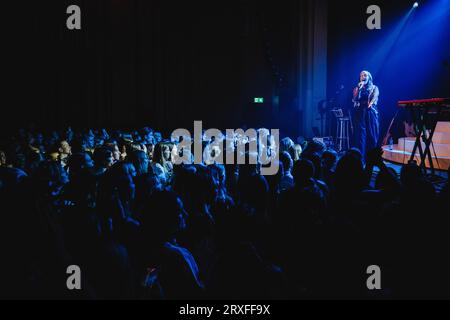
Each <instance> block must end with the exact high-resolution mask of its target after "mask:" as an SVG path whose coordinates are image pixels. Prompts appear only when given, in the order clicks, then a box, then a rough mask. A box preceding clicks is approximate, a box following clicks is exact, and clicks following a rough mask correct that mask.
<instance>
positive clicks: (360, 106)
mask: <svg viewBox="0 0 450 320" xmlns="http://www.w3.org/2000/svg"><path fill="white" fill-rule="evenodd" d="M378 96H379V90H378V87H377V86H375V85H372V88H367V86H364V87H363V88H362V89H358V88H355V89H354V91H353V101H354V104H355V110H354V114H353V127H354V131H353V136H354V139H353V140H354V141H353V146H354V147H356V148H358V149H359V150H360V151H361V153H362V155H363V157H364V158H365V155H366V153H367V151H369V150H370V149H373V148H376V147H377V146H378V141H379V135H380V124H379V120H378V107H377V103H378ZM370 102H372V107H371V108H368V106H369V103H370Z"/></svg>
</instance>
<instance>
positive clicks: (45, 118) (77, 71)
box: [1, 0, 450, 136]
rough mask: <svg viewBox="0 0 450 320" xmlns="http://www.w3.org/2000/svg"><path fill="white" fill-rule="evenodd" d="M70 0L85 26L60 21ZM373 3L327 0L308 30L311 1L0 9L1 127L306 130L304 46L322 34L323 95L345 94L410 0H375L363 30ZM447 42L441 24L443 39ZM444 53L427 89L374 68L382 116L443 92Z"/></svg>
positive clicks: (89, 2)
mask: <svg viewBox="0 0 450 320" xmlns="http://www.w3.org/2000/svg"><path fill="white" fill-rule="evenodd" d="M70 4H77V5H79V6H80V7H81V10H82V30H79V31H70V30H68V29H67V28H66V19H67V16H68V15H67V14H66V13H65V12H66V8H67V6H69V5H70ZM370 4H373V3H372V2H371V1H345V2H340V1H328V11H327V12H324V15H326V18H327V20H328V28H327V29H328V32H320V30H310V29H308V28H307V27H308V26H310V25H311V24H312V19H313V18H312V17H311V8H312V7H313V6H314V1H311V0H310V1H308V0H304V1H302V0H281V1H275V0H273V1H257V0H242V1H222V0H218V1H167V0H164V1H163V0H152V1H146V0H128V1H125V0H84V1H82V0H73V1H66V0H60V1H17V2H14V3H9V4H5V5H3V11H4V12H5V13H6V15H7V18H6V19H7V20H6V22H7V23H6V26H7V27H6V28H4V30H3V32H5V33H6V37H5V38H4V39H5V42H6V44H5V46H4V48H5V50H4V51H6V52H7V53H8V55H7V58H6V59H5V69H4V70H5V71H6V72H5V73H4V75H5V79H6V80H7V81H6V82H7V85H6V86H4V89H5V99H4V101H5V102H4V106H3V107H2V116H1V127H2V133H5V132H6V133H7V134H8V133H10V131H11V130H12V129H16V128H18V127H28V126H30V124H33V125H34V126H36V127H37V128H40V129H50V128H51V129H53V128H56V129H58V128H62V127H64V126H67V125H71V126H73V127H76V128H83V127H119V128H127V127H133V128H137V127H140V126H143V125H148V126H151V127H153V128H156V129H159V130H163V131H165V132H170V131H172V130H173V129H175V128H179V127H186V128H190V127H192V124H193V121H194V120H203V122H204V127H216V128H220V129H226V128H237V127H245V126H266V127H268V128H280V129H282V132H283V133H285V134H289V135H294V136H296V135H299V134H303V133H304V132H305V131H306V130H305V128H304V127H303V125H301V123H302V121H301V119H302V117H304V109H305V108H306V109H307V108H310V109H311V108H314V109H315V108H316V107H317V106H316V105H311V104H309V105H305V104H304V103H303V102H302V101H304V100H302V95H303V94H305V92H303V91H305V90H307V89H306V88H304V87H302V86H301V83H300V82H301V81H302V76H299V75H298V72H299V70H304V72H305V74H304V76H305V77H308V76H310V75H311V74H312V73H313V72H314V69H313V67H314V66H312V65H309V64H307V63H305V65H304V66H299V64H300V63H301V62H299V61H301V60H300V59H299V58H298V57H299V55H300V54H301V50H302V48H303V47H305V46H307V45H308V44H310V43H311V41H313V42H314V41H315V40H317V39H319V38H321V37H326V39H327V42H328V50H327V51H328V56H327V74H328V77H327V79H324V80H323V81H325V82H326V83H325V84H326V85H327V88H328V96H329V97H332V96H333V95H334V94H335V91H336V88H338V87H339V85H341V84H343V85H344V88H345V89H344V95H346V98H345V99H344V102H345V101H348V98H347V97H349V96H350V92H351V87H352V86H353V85H354V84H355V83H356V82H357V80H358V74H359V71H361V70H362V69H365V67H366V65H365V62H366V61H367V59H365V57H368V56H369V55H370V53H371V52H373V50H375V49H376V46H377V45H378V44H379V43H382V42H380V41H382V39H383V38H385V37H387V36H388V35H389V32H391V29H390V26H392V25H393V24H394V23H395V21H397V20H398V19H399V18H400V17H401V16H402V15H403V14H404V13H405V12H406V11H407V10H408V8H410V6H411V4H412V1H387V0H385V1H378V2H377V4H378V5H380V6H381V7H382V19H383V20H382V21H383V29H382V30H376V31H369V30H367V28H366V19H367V14H366V13H365V10H366V8H367V6H368V5H370ZM302 26H303V27H304V28H303V29H302ZM305 26H306V27H305ZM447 26H448V22H447ZM306 29H308V30H306ZM302 30H303V31H302ZM305 30H306V31H305ZM311 37H312V39H311ZM322 39H323V38H322ZM448 39H449V38H448V28H447V31H446V33H444V34H443V39H442V41H443V42H445V41H447V42H448ZM406 40H408V39H405V45H402V46H403V48H405V46H406V48H407V46H408V42H406ZM413 40H414V39H412V40H411V39H409V40H408V41H410V42H411V41H413ZM445 48H446V50H440V52H441V55H440V56H439V57H437V59H438V60H439V64H438V65H437V66H436V68H435V69H434V83H433V85H430V84H429V82H427V83H428V85H422V87H421V86H420V83H421V81H422V79H420V78H419V77H414V76H411V74H412V75H414V74H415V73H414V68H415V67H416V65H407V68H405V67H404V65H401V68H402V69H401V72H400V73H403V75H402V76H404V77H408V78H409V79H410V78H416V82H415V84H419V85H418V86H416V87H414V90H413V88H412V87H410V86H407V87H401V88H399V87H396V86H394V85H393V83H399V82H401V80H400V79H399V80H395V82H393V81H392V80H393V79H394V78H395V77H397V76H398V70H396V71H395V73H394V74H393V72H394V71H393V70H392V68H388V69H383V68H381V70H382V71H380V72H377V74H375V75H374V77H375V82H376V83H377V84H378V85H379V86H380V89H381V92H382V99H384V100H382V102H383V103H384V106H385V108H386V110H387V111H386V112H385V116H384V117H383V123H385V122H386V121H388V120H390V117H391V115H392V114H393V112H394V111H395V101H396V100H399V99H409V98H411V99H412V98H427V97H432V96H445V95H450V94H448V92H449V82H448V78H449V74H450V72H449V67H448V45H447V46H446V47H445ZM425 54H426V53H425ZM301 68H303V69H301ZM400 89H401V90H400ZM421 89H422V90H421ZM273 96H278V97H279V99H278V101H279V103H274V102H273ZM254 97H264V98H265V103H264V104H263V105H255V104H253V103H252V102H253V98H254ZM323 98H326V97H323ZM303 123H304V122H303Z"/></svg>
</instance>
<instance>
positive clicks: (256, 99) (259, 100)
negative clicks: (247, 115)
mask: <svg viewBox="0 0 450 320" xmlns="http://www.w3.org/2000/svg"><path fill="white" fill-rule="evenodd" d="M253 102H254V103H264V98H254V99H253Z"/></svg>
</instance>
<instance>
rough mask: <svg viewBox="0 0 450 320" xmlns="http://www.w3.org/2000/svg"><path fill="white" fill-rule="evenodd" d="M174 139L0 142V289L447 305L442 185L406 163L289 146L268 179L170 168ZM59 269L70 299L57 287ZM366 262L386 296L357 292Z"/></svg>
mask: <svg viewBox="0 0 450 320" xmlns="http://www.w3.org/2000/svg"><path fill="white" fill-rule="evenodd" d="M178 142H179V141H171V140H170V139H169V140H164V139H163V138H162V135H161V134H160V133H158V132H154V131H153V130H152V129H150V128H143V129H141V130H138V131H132V132H123V131H118V130H117V131H111V132H110V133H109V132H107V131H106V130H104V129H102V130H85V131H79V132H78V131H77V132H74V131H73V130H72V129H70V128H68V129H67V130H64V131H62V132H57V131H55V132H49V133H45V134H42V133H39V132H32V131H26V130H21V131H19V132H18V133H17V134H15V135H14V136H11V137H8V138H7V139H5V140H3V141H2V143H1V145H0V150H1V151H0V203H1V207H2V210H1V219H2V221H1V224H0V225H1V230H0V234H1V236H2V241H1V243H2V262H1V272H0V274H1V276H0V277H2V279H1V283H2V285H1V288H0V296H1V297H2V298H67V299H72V298H76V299H77V298H79V299H156V300H158V299H310V298H408V297H412V298H414V297H422V298H423V297H425V298H426V297H445V296H447V297H448V286H449V285H450V282H449V276H448V270H449V269H448V268H449V267H450V265H449V262H448V261H447V260H448V259H447V258H446V254H445V252H446V249H447V245H448V243H450V242H449V241H448V240H449V234H450V233H449V231H448V230H449V227H450V220H449V217H448V207H449V202H450V194H449V186H448V184H447V185H446V186H444V187H443V189H442V190H440V192H437V191H436V188H435V186H434V185H433V184H432V183H430V182H428V181H427V179H426V178H425V177H424V175H423V174H422V171H421V170H420V168H419V167H418V166H417V165H416V164H414V163H410V164H408V165H404V166H403V167H402V169H401V174H400V175H399V176H398V175H397V174H396V172H395V171H393V170H392V169H391V168H388V167H387V166H386V165H385V163H384V162H383V160H382V157H381V156H382V153H381V151H380V150H378V149H375V150H371V151H370V152H369V154H368V155H367V158H366V159H363V156H362V155H361V153H360V152H359V151H358V150H357V149H351V150H349V151H347V152H345V153H342V154H337V153H336V152H335V151H333V150H331V149H327V148H326V147H325V146H324V145H323V144H321V143H319V142H317V141H309V142H304V143H302V145H299V144H295V143H294V142H293V141H292V140H291V139H290V138H284V139H282V140H281V141H280V143H279V146H275V147H274V148H275V149H276V150H275V152H277V153H278V154H279V161H278V162H277V165H278V166H279V170H278V174H276V175H274V176H263V175H261V170H260V169H261V168H260V167H261V165H258V164H256V165H255V164H253V165H250V164H244V165H237V164H236V165H222V164H218V163H214V161H207V159H205V163H204V164H181V165H174V163H173V162H174V161H173V159H172V158H173V152H174V150H176V148H177V143H178ZM210 142H211V141H203V143H204V145H205V146H206V147H207V146H208V144H209V143H210ZM272 147H273V146H272ZM211 150H213V152H219V151H217V150H215V149H214V148H211ZM374 168H377V170H374ZM70 265H77V266H79V267H80V270H81V275H82V281H81V283H82V289H81V290H68V288H67V286H66V280H67V277H68V274H67V273H66V270H67V267H68V266H70ZM371 265H377V266H379V267H380V269H381V271H382V283H381V286H382V288H381V290H375V291H370V290H368V288H367V283H366V280H367V278H368V277H369V275H368V274H367V268H368V267H369V266H371Z"/></svg>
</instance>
